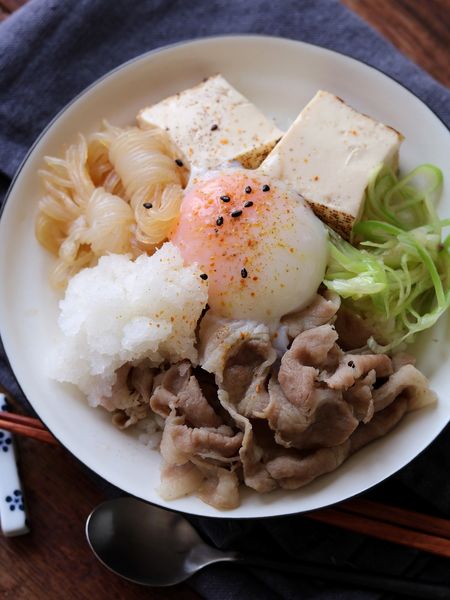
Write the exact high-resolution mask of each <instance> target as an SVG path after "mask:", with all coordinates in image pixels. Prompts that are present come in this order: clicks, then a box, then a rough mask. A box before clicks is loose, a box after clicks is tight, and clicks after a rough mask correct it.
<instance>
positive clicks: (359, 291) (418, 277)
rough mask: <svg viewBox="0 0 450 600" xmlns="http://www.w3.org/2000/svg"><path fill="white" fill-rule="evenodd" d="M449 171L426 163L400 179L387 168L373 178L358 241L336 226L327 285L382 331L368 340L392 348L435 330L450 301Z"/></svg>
mask: <svg viewBox="0 0 450 600" xmlns="http://www.w3.org/2000/svg"><path fill="white" fill-rule="evenodd" d="M442 181H443V178H442V172H441V171H440V169H438V168H437V167H435V166H433V165H428V164H427V165H422V166H420V167H417V168H416V169H414V170H413V171H411V173H409V174H408V175H406V176H405V177H403V178H402V179H398V178H397V176H396V175H395V174H394V173H393V171H392V170H391V169H389V168H386V167H383V168H378V169H376V170H375V171H374V172H373V174H372V176H371V177H370V180H369V184H368V186H367V190H366V203H365V209H364V214H363V217H362V220H361V221H360V222H359V223H358V224H357V225H355V227H354V228H353V232H352V233H353V239H354V241H355V242H356V246H352V245H351V244H349V243H348V242H346V241H345V240H343V239H342V238H341V237H340V236H339V235H338V234H336V233H335V232H333V231H330V236H329V245H330V261H329V265H328V268H327V272H326V274H325V280H324V284H325V285H326V286H327V287H328V288H329V289H331V290H334V291H335V292H337V293H338V294H339V295H340V296H341V297H342V298H343V304H344V305H346V306H347V307H349V308H350V309H351V310H353V311H355V312H356V313H357V314H359V315H360V316H361V317H362V318H363V319H364V320H365V321H366V322H367V324H368V325H369V326H370V327H371V328H372V330H373V331H374V335H373V337H372V338H370V339H369V340H368V345H369V347H370V348H371V349H372V350H373V351H378V352H386V351H389V350H392V349H393V348H395V347H397V346H399V345H400V344H402V343H404V342H411V341H412V340H413V338H414V335H415V334H416V333H418V332H419V331H423V330H424V329H428V328H429V327H432V326H433V325H434V323H436V321H437V320H438V319H439V317H440V316H441V315H442V314H443V313H444V312H445V311H446V310H447V308H448V307H449V306H450V234H449V235H447V236H446V237H444V238H443V236H442V232H443V230H444V229H445V228H446V227H449V226H450V219H442V220H441V219H439V217H438V215H437V213H436V210H435V204H436V201H437V199H438V195H439V193H440V190H441V188H442Z"/></svg>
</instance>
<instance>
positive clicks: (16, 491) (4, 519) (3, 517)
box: [0, 393, 29, 537]
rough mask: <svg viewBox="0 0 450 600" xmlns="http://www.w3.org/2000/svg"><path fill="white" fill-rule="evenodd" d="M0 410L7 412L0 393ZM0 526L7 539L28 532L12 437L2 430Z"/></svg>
mask: <svg viewBox="0 0 450 600" xmlns="http://www.w3.org/2000/svg"><path fill="white" fill-rule="evenodd" d="M0 408H1V410H2V411H6V410H8V402H7V400H6V397H5V395H4V394H1V393H0ZM0 525H1V529H2V531H3V533H4V535H6V536H8V537H12V536H14V535H23V534H24V533H28V531H29V528H28V522H27V516H26V512H25V504H24V500H23V494H22V485H21V483H20V479H19V472H18V470H17V459H16V451H15V448H14V441H13V436H12V435H11V434H10V433H9V432H8V431H4V430H3V429H0Z"/></svg>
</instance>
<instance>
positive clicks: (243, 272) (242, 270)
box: [241, 267, 248, 279]
mask: <svg viewBox="0 0 450 600" xmlns="http://www.w3.org/2000/svg"><path fill="white" fill-rule="evenodd" d="M247 275H248V273H247V269H246V268H245V267H244V268H243V269H241V277H242V279H245V278H246V277H247Z"/></svg>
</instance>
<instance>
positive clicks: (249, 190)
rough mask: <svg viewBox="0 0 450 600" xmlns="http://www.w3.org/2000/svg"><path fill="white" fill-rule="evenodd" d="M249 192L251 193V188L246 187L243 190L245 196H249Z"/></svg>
mask: <svg viewBox="0 0 450 600" xmlns="http://www.w3.org/2000/svg"><path fill="white" fill-rule="evenodd" d="M251 191H252V188H251V187H250V186H249V185H248V186H247V187H246V188H245V193H246V194H250V193H251Z"/></svg>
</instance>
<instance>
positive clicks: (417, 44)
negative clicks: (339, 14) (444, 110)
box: [342, 0, 450, 86]
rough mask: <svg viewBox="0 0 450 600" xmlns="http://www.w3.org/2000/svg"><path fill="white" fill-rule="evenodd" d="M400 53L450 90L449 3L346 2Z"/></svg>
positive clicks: (439, 0)
mask: <svg viewBox="0 0 450 600" xmlns="http://www.w3.org/2000/svg"><path fill="white" fill-rule="evenodd" d="M342 2H343V4H345V5H346V6H348V7H349V8H351V9H352V10H354V11H355V12H356V13H358V14H359V15H360V16H361V17H363V19H365V20H366V21H368V22H369V23H370V24H371V25H372V26H373V27H375V29H378V31H379V32H380V33H381V34H383V35H384V37H386V38H387V39H388V40H390V41H391V42H392V43H393V44H394V45H395V46H397V48H398V49H399V50H401V51H402V52H403V53H404V54H406V56H408V57H409V58H410V59H412V60H413V61H414V62H415V63H417V64H418V65H419V66H421V67H422V68H423V69H425V70H426V71H428V72H429V73H430V74H431V75H433V77H434V78H435V79H437V80H438V81H440V82H441V83H443V84H445V85H447V86H450V1H449V0H342Z"/></svg>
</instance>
